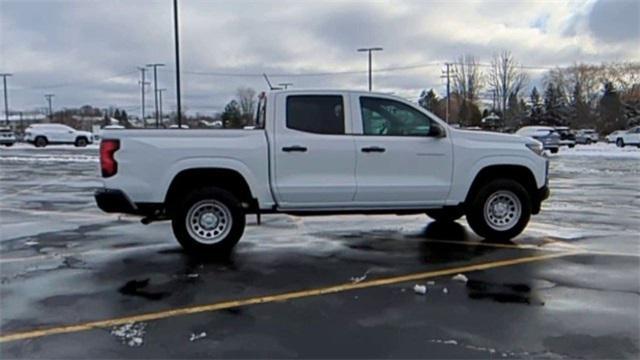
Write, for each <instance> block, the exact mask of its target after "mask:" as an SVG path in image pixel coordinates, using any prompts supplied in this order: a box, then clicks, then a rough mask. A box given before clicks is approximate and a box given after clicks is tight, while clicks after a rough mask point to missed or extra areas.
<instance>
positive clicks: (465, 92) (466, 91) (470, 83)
mask: <svg viewBox="0 0 640 360" xmlns="http://www.w3.org/2000/svg"><path fill="white" fill-rule="evenodd" d="M483 80H484V79H483V75H482V72H481V71H480V68H479V67H478V62H477V61H476V59H475V57H474V56H473V55H463V56H460V57H459V58H458V62H457V63H455V64H454V66H453V89H454V91H455V92H457V93H458V94H460V96H462V98H463V99H464V100H466V101H469V102H472V103H473V102H475V101H476V100H478V95H479V93H480V91H481V90H482V86H483Z"/></svg>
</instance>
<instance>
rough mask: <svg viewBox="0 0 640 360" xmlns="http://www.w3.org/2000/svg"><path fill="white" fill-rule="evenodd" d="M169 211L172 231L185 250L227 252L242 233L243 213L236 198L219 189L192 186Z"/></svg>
mask: <svg viewBox="0 0 640 360" xmlns="http://www.w3.org/2000/svg"><path fill="white" fill-rule="evenodd" d="M172 213H173V215H172V220H171V225H172V228H173V234H174V235H175V237H176V239H177V240H178V242H179V243H180V245H182V247H183V248H184V249H185V250H186V251H187V252H189V253H193V254H200V255H202V254H205V255H207V254H208V255H211V254H213V253H220V252H228V251H230V250H231V249H232V248H233V247H234V246H235V245H236V244H237V243H238V241H240V238H241V237H242V234H243V233H244V227H245V214H244V210H243V209H242V206H241V204H240V201H238V199H237V198H236V197H235V196H234V195H233V194H231V193H230V192H228V191H226V190H223V189H219V188H215V187H206V188H201V189H197V190H194V191H192V192H191V193H189V194H188V195H187V196H185V197H184V200H182V202H181V203H180V204H178V205H177V206H176V208H175V209H174V211H173V212H172Z"/></svg>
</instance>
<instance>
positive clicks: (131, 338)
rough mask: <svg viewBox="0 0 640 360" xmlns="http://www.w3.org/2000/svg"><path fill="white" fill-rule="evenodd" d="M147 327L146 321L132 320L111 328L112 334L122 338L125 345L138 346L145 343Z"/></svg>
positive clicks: (121, 340) (119, 338)
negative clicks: (136, 321)
mask: <svg viewBox="0 0 640 360" xmlns="http://www.w3.org/2000/svg"><path fill="white" fill-rule="evenodd" d="M146 327H147V324H145V323H135V322H131V323H127V324H124V325H120V326H115V327H113V328H112V329H111V335H113V336H115V337H116V338H118V340H120V342H121V343H123V344H125V345H128V346H131V347H138V346H142V344H143V343H144V334H145V333H146V330H145V328H146Z"/></svg>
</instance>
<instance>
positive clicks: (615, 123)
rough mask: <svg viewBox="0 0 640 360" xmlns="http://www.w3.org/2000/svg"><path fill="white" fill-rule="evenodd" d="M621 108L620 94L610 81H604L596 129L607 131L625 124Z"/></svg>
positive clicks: (602, 131)
mask: <svg viewBox="0 0 640 360" xmlns="http://www.w3.org/2000/svg"><path fill="white" fill-rule="evenodd" d="M622 110H623V109H622V103H621V101H620V95H619V94H618V92H617V91H616V89H615V87H614V86H613V84H612V83H611V82H610V81H608V82H606V83H605V84H604V94H603V95H602V98H600V103H599V106H598V113H599V118H598V123H597V129H598V131H599V132H601V133H609V132H611V131H614V130H617V129H622V128H623V127H624V126H625V125H626V124H625V121H624V116H623V112H622Z"/></svg>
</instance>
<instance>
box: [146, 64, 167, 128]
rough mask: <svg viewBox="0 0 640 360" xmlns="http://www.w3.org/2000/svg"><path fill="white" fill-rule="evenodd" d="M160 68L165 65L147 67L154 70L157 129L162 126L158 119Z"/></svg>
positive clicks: (149, 65)
mask: <svg viewBox="0 0 640 360" xmlns="http://www.w3.org/2000/svg"><path fill="white" fill-rule="evenodd" d="M158 66H164V64H147V67H152V68H153V95H154V98H155V101H156V129H157V128H158V127H159V126H160V119H159V118H158Z"/></svg>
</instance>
